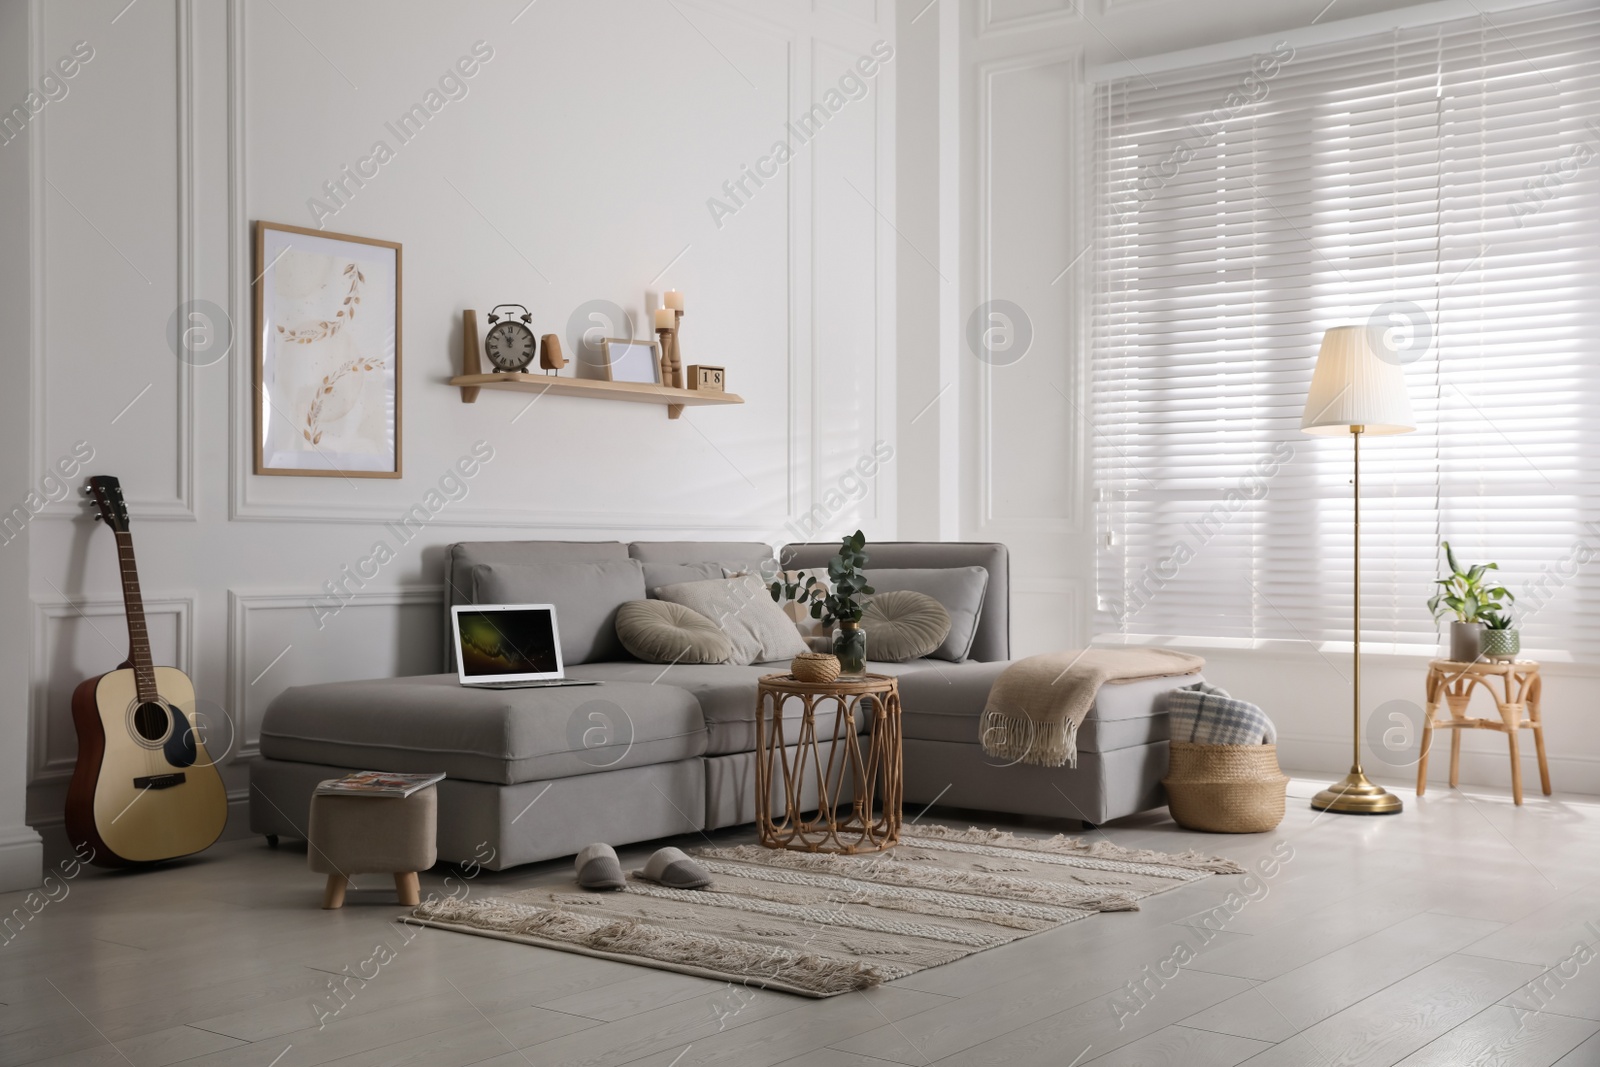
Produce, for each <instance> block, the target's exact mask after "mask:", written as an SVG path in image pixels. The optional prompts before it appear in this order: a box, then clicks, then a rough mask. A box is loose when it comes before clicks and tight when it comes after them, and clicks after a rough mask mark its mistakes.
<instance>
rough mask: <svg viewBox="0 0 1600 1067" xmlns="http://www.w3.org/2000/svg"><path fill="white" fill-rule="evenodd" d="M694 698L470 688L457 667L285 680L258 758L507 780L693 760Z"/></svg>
mask: <svg viewBox="0 0 1600 1067" xmlns="http://www.w3.org/2000/svg"><path fill="white" fill-rule="evenodd" d="M705 750H706V728H705V720H704V718H703V717H702V715H701V713H700V705H699V703H698V702H697V701H696V700H695V698H694V697H693V696H692V695H691V694H689V693H687V692H685V691H684V690H682V689H678V688H676V687H673V686H667V685H646V684H638V683H627V682H621V683H606V684H602V685H594V686H560V687H548V688H539V689H469V688H466V687H464V686H462V685H461V684H460V682H459V681H458V680H457V679H456V677H455V675H451V674H437V675H427V676H422V677H410V678H381V679H374V680H372V681H360V682H331V683H327V684H324V685H308V686H297V687H294V688H291V689H286V690H284V691H283V692H282V693H281V694H279V695H278V697H277V698H276V699H275V700H273V702H272V703H271V704H270V705H269V706H268V707H267V711H266V714H265V715H264V716H263V717H262V724H261V754H262V755H263V756H265V757H267V758H268V759H274V760H288V761H292V762H297V763H314V764H326V765H328V766H339V767H357V768H361V769H365V770H378V771H409V772H418V773H426V772H432V771H443V772H444V773H445V774H446V775H447V776H448V777H449V778H451V779H456V778H460V779H466V780H469V781H474V782H491V783H495V784H498V785H514V784H516V783H518V782H535V781H548V780H550V779H555V778H568V777H573V776H577V775H585V774H593V773H595V772H597V771H603V770H621V769H623V768H627V767H643V766H648V765H652V764H658V763H671V762H674V761H677V760H685V759H693V758H695V757H697V756H700V755H702V754H704V753H705Z"/></svg>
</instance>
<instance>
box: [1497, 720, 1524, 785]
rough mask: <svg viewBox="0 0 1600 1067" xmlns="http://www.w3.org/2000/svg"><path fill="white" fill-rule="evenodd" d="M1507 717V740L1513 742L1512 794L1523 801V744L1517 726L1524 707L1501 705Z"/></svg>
mask: <svg viewBox="0 0 1600 1067" xmlns="http://www.w3.org/2000/svg"><path fill="white" fill-rule="evenodd" d="M1500 714H1501V715H1502V716H1503V717H1504V719H1505V724H1506V740H1507V741H1509V742H1510V744H1511V796H1512V799H1514V800H1515V801H1516V802H1517V803H1518V804H1519V805H1520V804H1521V803H1522V745H1521V743H1520V742H1519V741H1518V740H1517V727H1518V725H1519V724H1520V723H1521V722H1522V709H1521V708H1520V707H1518V706H1517V705H1515V704H1511V705H1505V704H1502V705H1501V706H1500Z"/></svg>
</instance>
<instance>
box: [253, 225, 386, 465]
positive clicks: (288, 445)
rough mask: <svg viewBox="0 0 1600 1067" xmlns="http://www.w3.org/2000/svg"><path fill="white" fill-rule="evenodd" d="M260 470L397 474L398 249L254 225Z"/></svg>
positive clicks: (314, 232) (337, 236) (367, 241)
mask: <svg viewBox="0 0 1600 1067" xmlns="http://www.w3.org/2000/svg"><path fill="white" fill-rule="evenodd" d="M252 273H253V274H254V275H255V284H254V289H255V292H254V297H255V409H256V425H255V471H256V473H257V474H286V475H303V476H311V477H332V476H339V477H345V478H398V477H400V246H399V245H398V244H395V243H394V242H392V241H376V240H373V239H372V238H369V237H351V236H349V235H348V234H339V233H327V232H324V231H322V230H308V229H302V228H301V227H299V226H280V225H278V224H277V223H272V222H259V221H258V222H257V223H256V225H255V269H254V271H253V272H252Z"/></svg>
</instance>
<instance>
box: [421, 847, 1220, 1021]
mask: <svg viewBox="0 0 1600 1067" xmlns="http://www.w3.org/2000/svg"><path fill="white" fill-rule="evenodd" d="M695 854H696V856H697V857H698V858H699V860H700V862H701V863H702V864H704V865H705V866H706V867H707V868H708V869H709V870H710V871H711V874H712V877H713V879H714V880H713V882H712V884H711V885H710V886H709V887H707V888H705V889H693V890H684V889H666V888H664V887H662V886H658V885H655V884H652V883H650V882H645V881H641V880H640V879H638V878H637V877H630V879H629V881H628V885H627V888H626V889H624V890H622V891H621V892H616V893H584V892H578V891H576V890H577V885H576V883H574V884H573V886H572V887H571V888H557V889H551V888H549V887H545V888H542V889H529V890H523V891H521V892H516V893H509V894H507V895H505V896H504V897H490V898H485V899H481V900H473V899H470V898H469V899H464V900H453V899H451V900H443V901H437V900H430V901H427V902H424V903H423V904H422V905H421V906H420V907H418V908H417V909H416V910H415V911H413V912H412V913H411V915H410V916H409V918H408V919H407V921H409V922H414V923H417V924H420V925H424V926H436V927H439V928H441V929H445V930H457V931H460V932H462V933H468V934H479V935H482V936H484V937H497V938H502V939H504V940H507V941H520V942H523V943H525V944H529V945H540V946H542V947H545V948H554V949H561V950H562V951H566V952H578V953H582V954H584V955H589V956H601V957H604V958H606V959H614V960H621V961H623V962H625V963H635V964H639V965H641V966H645V967H659V968H662V969H665V970H670V971H681V972H683V973H685V974H695V975H701V976H703V977H707V978H716V979H723V980H727V981H730V982H740V983H743V984H746V985H751V986H759V987H761V988H764V989H776V990H782V991H784V992H788V993H798V994H801V995H803V996H810V997H831V996H835V995H837V994H839V993H848V992H851V991H854V990H857V989H866V988H869V987H871V986H875V985H878V984H879V983H881V982H886V981H890V980H892V979H895V978H903V977H904V976H906V975H908V974H914V973H915V972H917V971H921V970H926V969H927V968H929V967H938V966H940V965H941V964H945V963H950V962H952V961H954V960H958V959H961V958H962V957H963V956H970V955H971V954H973V953H974V952H981V951H983V950H984V949H987V948H994V947H995V946H996V945H1004V944H1008V943H1010V942H1012V941H1016V940H1018V939H1019V938H1023V937H1027V936H1029V935H1030V934H1036V933H1039V932H1040V931H1041V930H1050V929H1054V928H1055V927H1057V926H1061V925H1064V924H1066V923H1070V922H1077V921H1078V920H1079V919H1086V918H1088V917H1089V916H1091V915H1093V914H1095V913H1096V912H1101V911H1133V910H1137V908H1138V907H1139V904H1138V901H1139V900H1140V899H1141V898H1143V897H1148V896H1152V895H1154V894H1156V893H1164V892H1166V891H1167V890H1169V889H1176V888H1177V887H1178V886H1181V885H1184V884H1186V883H1188V882H1194V881H1198V880H1200V879H1202V878H1208V877H1210V876H1211V875H1214V874H1242V873H1243V870H1242V868H1240V867H1239V866H1238V865H1237V864H1235V863H1233V862H1231V861H1229V860H1224V859H1217V858H1214V857H1208V856H1203V855H1200V854H1199V853H1196V852H1186V853H1183V854H1181V855H1170V854H1167V853H1161V852H1150V851H1146V850H1134V849H1124V848H1120V847H1118V846H1116V845H1113V844H1111V843H1110V842H1107V841H1103V840H1102V841H1097V842H1094V843H1092V844H1085V843H1084V842H1083V841H1082V840H1081V839H1080V838H1075V837H1072V838H1069V837H1054V838H1050V839H1047V840H1046V839H1039V838H1028V837H1017V836H1015V835H1013V834H1010V833H1007V832H1005V831H1001V830H979V829H976V828H974V829H968V830H957V829H952V828H950V827H944V826H920V827H913V828H911V829H910V830H909V831H907V832H905V833H902V834H901V838H900V844H899V845H898V846H896V847H895V848H893V849H890V850H889V851H888V852H882V853H876V854H873V855H865V856H833V855H823V854H815V853H806V852H788V851H783V850H775V849H768V848H763V847H761V846H760V845H737V846H732V847H728V848H702V849H697V850H695Z"/></svg>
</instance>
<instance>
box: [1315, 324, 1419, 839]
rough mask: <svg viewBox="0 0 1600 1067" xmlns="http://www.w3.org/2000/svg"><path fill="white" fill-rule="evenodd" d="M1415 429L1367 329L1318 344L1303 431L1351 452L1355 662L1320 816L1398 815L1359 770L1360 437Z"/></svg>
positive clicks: (1395, 370) (1395, 800) (1401, 388)
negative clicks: (1347, 749)
mask: <svg viewBox="0 0 1600 1067" xmlns="http://www.w3.org/2000/svg"><path fill="white" fill-rule="evenodd" d="M1416 428H1417V427H1416V424H1415V422H1414V421H1413V420H1412V417H1411V400H1410V398H1409V397H1407V396H1406V380H1405V374H1404V373H1403V372H1402V371H1401V369H1400V366H1399V364H1397V363H1391V362H1389V361H1387V360H1385V359H1383V358H1382V357H1380V356H1379V355H1378V353H1377V352H1376V351H1375V350H1374V348H1373V345H1372V337H1371V333H1370V331H1369V330H1368V328H1367V327H1365V326H1335V327H1333V328H1332V329H1331V330H1329V331H1328V332H1327V333H1326V334H1324V335H1323V337H1322V350H1321V351H1320V352H1318V353H1317V369H1316V370H1315V371H1314V372H1313V373H1312V375H1311V393H1310V395H1309V396H1307V397H1306V410H1305V415H1304V416H1303V417H1302V418H1301V420H1300V429H1302V430H1304V431H1305V432H1306V433H1314V434H1323V435H1330V436H1331V435H1333V434H1349V435H1350V440H1351V442H1352V443H1353V444H1354V445H1355V519H1356V525H1355V582H1354V587H1355V590H1354V597H1355V613H1354V614H1355V621H1354V636H1355V656H1354V660H1353V662H1354V664H1355V670H1354V678H1353V680H1352V689H1353V690H1354V692H1353V693H1352V696H1351V720H1352V721H1351V725H1352V732H1353V737H1354V753H1355V755H1354V759H1353V760H1352V762H1351V764H1350V773H1349V774H1348V775H1347V776H1346V777H1345V779H1344V781H1342V782H1336V783H1334V784H1333V785H1332V786H1330V787H1329V788H1327V789H1324V790H1323V791H1322V792H1320V793H1318V794H1317V795H1316V796H1315V797H1314V798H1312V801H1311V806H1312V807H1313V808H1315V809H1317V810H1318V811H1332V812H1338V813H1341V814H1345V815H1395V814H1398V813H1399V812H1400V810H1401V803H1400V798H1399V797H1397V796H1395V795H1394V794H1393V793H1390V792H1389V791H1388V790H1386V789H1384V788H1383V787H1382V786H1380V785H1375V784H1374V783H1373V782H1372V781H1370V780H1369V779H1368V778H1367V776H1366V774H1365V773H1364V772H1363V771H1362V770H1361V435H1362V434H1378V435H1387V434H1397V433H1410V432H1411V431H1412V430H1415V429H1416Z"/></svg>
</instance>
